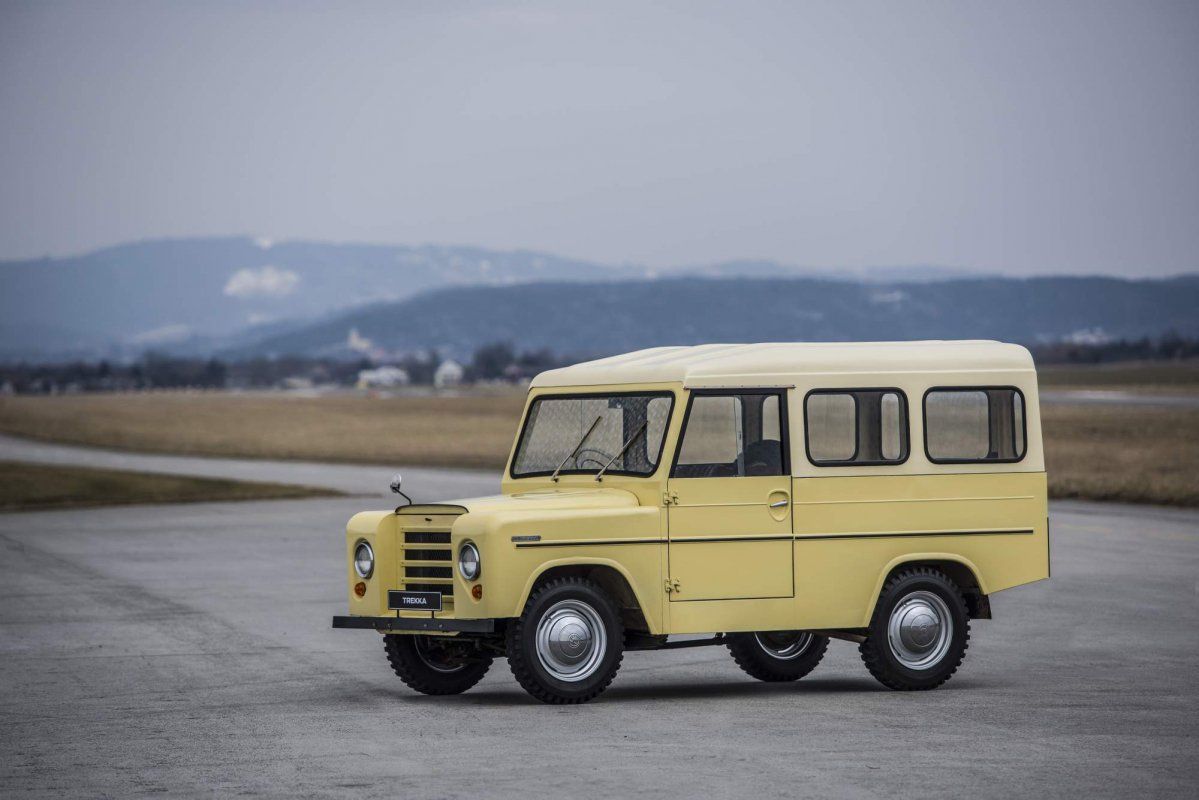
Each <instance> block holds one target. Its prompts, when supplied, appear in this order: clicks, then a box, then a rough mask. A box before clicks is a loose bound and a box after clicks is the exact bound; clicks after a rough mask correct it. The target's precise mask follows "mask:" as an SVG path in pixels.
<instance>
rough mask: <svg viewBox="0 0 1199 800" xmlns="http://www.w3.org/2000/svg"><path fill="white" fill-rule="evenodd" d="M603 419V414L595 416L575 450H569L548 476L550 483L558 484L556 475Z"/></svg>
mask: <svg viewBox="0 0 1199 800" xmlns="http://www.w3.org/2000/svg"><path fill="white" fill-rule="evenodd" d="M603 418H604V417H603V414H600V415H599V416H597V417H596V418H595V422H593V423H591V427H590V428H588V429H587V432H586V433H584V434H583V438H582V439H579V443H578V444H576V445H575V449H574V450H571V451H570V453H569V454H567V456H566V458H564V459H562V463H560V464H558V468H557V469H555V470H554V474H553V475H551V476H550V480H551V481H553V482H554V483H557V482H558V473H559V472H561V471H562V468H563V467H565V466H566V462H567V461H570V460H571V459H572V458H574V457H575V455H577V454H578V452H579V448H580V447H582V446H583V442H585V441H587V437H588V436H590V435H591V432H592V431H593V430H595V426H596V425H599V423H600V420H601V419H603Z"/></svg>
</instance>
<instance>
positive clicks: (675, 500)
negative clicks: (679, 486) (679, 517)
mask: <svg viewBox="0 0 1199 800" xmlns="http://www.w3.org/2000/svg"><path fill="white" fill-rule="evenodd" d="M678 504H679V496H678V494H677V493H675V492H662V505H664V506H677V505H678Z"/></svg>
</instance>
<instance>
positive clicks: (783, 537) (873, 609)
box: [333, 341, 1049, 703]
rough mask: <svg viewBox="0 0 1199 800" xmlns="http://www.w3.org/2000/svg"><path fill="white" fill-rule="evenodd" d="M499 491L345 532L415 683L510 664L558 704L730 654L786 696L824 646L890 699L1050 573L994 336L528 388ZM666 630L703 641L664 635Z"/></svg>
mask: <svg viewBox="0 0 1199 800" xmlns="http://www.w3.org/2000/svg"><path fill="white" fill-rule="evenodd" d="M501 488H502V494H499V495H496V496H494V497H481V498H474V499H467V500H453V501H449V502H446V503H441V504H436V505H413V504H409V505H404V506H401V507H400V508H397V509H395V510H394V511H373V512H365V513H361V514H358V515H356V516H355V517H354V518H353V519H351V520H350V523H349V526H348V529H347V538H346V556H347V566H346V570H347V572H346V580H347V589H348V596H349V604H350V616H339V617H334V619H333V625H334V627H339V628H366V629H372V630H375V631H378V632H379V633H382V634H384V637H383V641H384V647H385V650H386V652H387V657H388V659H389V660H390V662H391V665H392V666H393V668H394V669H395V671H396V673H397V674H399V676H400V677H401V678H402V679H403V680H404V682H405V683H407V684H408V685H409V686H410V687H412V688H413V689H415V690H417V691H419V692H424V693H427V694H454V693H458V692H463V691H465V690H467V689H469V688H470V687H471V686H473V685H474V684H475V683H477V682H478V681H479V679H480V678H482V677H483V674H484V673H485V672H486V671H487V669H488V667H489V666H490V665H491V662H492V659H493V658H495V657H496V656H505V657H506V658H507V659H508V664H509V666H510V668H511V670H512V673H513V675H515V677H516V679H517V681H518V682H519V683H520V684H521V686H523V687H524V688H525V689H526V690H527V691H528V692H529V693H530V694H532V695H533V696H534V697H536V698H537V699H539V700H543V701H545V702H549V703H578V702H584V701H587V700H590V699H592V698H594V697H595V696H596V695H598V694H600V692H602V691H603V690H604V689H605V688H606V687H607V686H608V684H609V683H611V681H612V679H613V678H614V677H615V675H616V671H617V669H618V668H619V666H620V662H621V658H622V656H623V653H624V652H625V651H628V650H660V649H670V648H675V647H693V646H697V645H704V644H721V645H727V647H728V648H729V650H730V651H731V653H732V656H733V658H734V659H736V661H737V663H738V664H739V665H740V666H741V668H742V669H744V670H745V671H746V672H747V673H749V674H750V675H752V676H753V677H755V678H758V679H760V680H764V681H790V680H795V679H797V678H801V677H803V676H804V675H806V674H808V673H809V672H810V671H811V670H812V669H813V668H814V667H815V666H816V665H817V663H819V661H820V659H821V657H822V656H823V655H824V652H825V649H826V647H827V646H828V642H829V639H830V638H834V639H845V640H849V641H852V642H856V643H858V644H859V649H860V651H861V655H862V659H863V661H864V662H865V664H866V668H867V669H868V670H869V671H870V672H871V674H873V675H874V676H875V677H876V678H877V679H878V680H879V681H881V682H882V683H883V684H885V685H887V686H889V687H891V688H893V689H931V688H933V687H935V686H937V685H939V684H941V683H943V682H944V681H945V680H947V679H948V678H949V677H950V675H952V674H953V672H954V671H955V670H956V669H957V668H958V666H959V664H961V662H962V658H963V656H964V655H965V652H966V643H967V639H968V638H969V626H970V620H974V619H989V618H990V617H991V604H990V597H991V595H992V594H994V593H995V592H997V591H1000V590H1002V589H1008V588H1011V587H1013V586H1018V585H1020V584H1024V583H1029V582H1031V581H1036V580H1040V579H1042V578H1046V577H1048V576H1049V530H1048V519H1047V516H1046V508H1047V506H1046V499H1045V468H1044V458H1043V453H1042V449H1041V426H1040V415H1039V411H1038V405H1037V381H1036V372H1035V370H1034V367H1033V362H1032V358H1031V357H1030V355H1029V353H1028V351H1027V350H1025V349H1024V348H1022V347H1018V346H1015V345H1010V344H1001V343H998V342H981V341H962V342H897V343H877V344H751V345H704V346H699V347H662V348H655V349H651V350H643V351H640V352H635V353H629V354H627V355H622V356H616V357H613V358H606V359H602V360H598V361H592V362H588V363H584V364H578V365H576V366H571V367H566V368H563V369H557V370H552V371H549V372H546V373H543V374H542V375H540V376H538V377H537V379H536V380H534V381H533V383H532V386H531V388H530V390H529V395H528V401H527V404H526V406H525V411H524V418H523V420H522V421H521V424H520V428H519V434H518V435H517V437H516V441H515V444H514V445H513V448H512V453H511V455H510V457H509V459H508V466H507V468H506V470H505V472H504V478H503V483H502V487H501ZM676 634H709V636H708V637H706V638H702V639H695V638H694V637H692V638H689V639H684V640H679V639H674V640H672V639H670V638H669V637H670V636H672V635H676Z"/></svg>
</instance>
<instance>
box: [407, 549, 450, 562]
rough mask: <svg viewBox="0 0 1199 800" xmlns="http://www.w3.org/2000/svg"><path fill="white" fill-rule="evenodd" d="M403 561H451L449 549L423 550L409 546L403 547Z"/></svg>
mask: <svg viewBox="0 0 1199 800" xmlns="http://www.w3.org/2000/svg"><path fill="white" fill-rule="evenodd" d="M404 560H405V561H451V560H452V558H451V554H450V551H449V550H425V549H419V550H418V549H416V548H411V547H405V548H404Z"/></svg>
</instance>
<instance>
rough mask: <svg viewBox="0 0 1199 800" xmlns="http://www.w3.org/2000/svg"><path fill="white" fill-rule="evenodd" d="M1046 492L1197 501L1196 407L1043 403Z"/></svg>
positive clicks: (1193, 503) (1085, 496)
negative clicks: (1047, 476) (1047, 485)
mask: <svg viewBox="0 0 1199 800" xmlns="http://www.w3.org/2000/svg"><path fill="white" fill-rule="evenodd" d="M1041 430H1042V433H1043V435H1044V437H1045V453H1046V468H1047V469H1048V472H1049V493H1050V495H1051V496H1052V497H1070V498H1078V499H1087V500H1115V501H1120V502H1125V503H1160V504H1165V505H1179V506H1199V408H1162V407H1157V406H1133V405H1127V406H1118V405H1060V404H1055V403H1050V404H1046V405H1043V406H1042V407H1041Z"/></svg>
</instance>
